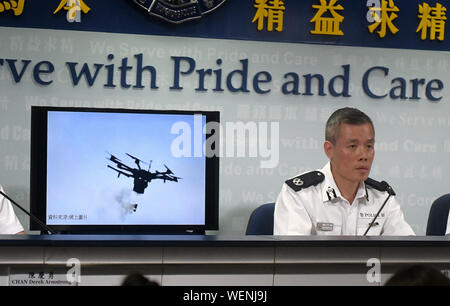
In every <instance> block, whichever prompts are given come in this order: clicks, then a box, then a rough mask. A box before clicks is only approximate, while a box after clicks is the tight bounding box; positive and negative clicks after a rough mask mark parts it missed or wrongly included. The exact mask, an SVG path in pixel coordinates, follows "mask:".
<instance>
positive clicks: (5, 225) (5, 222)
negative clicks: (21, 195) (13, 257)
mask: <svg viewBox="0 0 450 306" xmlns="http://www.w3.org/2000/svg"><path fill="white" fill-rule="evenodd" d="M0 190H1V191H2V192H4V191H3V187H2V186H1V185H0ZM24 233H25V232H24V231H23V227H22V224H20V221H19V219H17V217H16V214H15V213H14V210H13V207H12V205H11V202H10V201H9V200H8V199H6V198H5V197H4V196H2V195H0V234H2V235H5V234H6V235H12V234H24Z"/></svg>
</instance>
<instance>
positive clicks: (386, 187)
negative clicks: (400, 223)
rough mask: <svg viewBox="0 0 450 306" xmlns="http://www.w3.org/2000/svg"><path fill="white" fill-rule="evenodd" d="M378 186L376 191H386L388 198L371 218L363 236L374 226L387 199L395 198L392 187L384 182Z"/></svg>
mask: <svg viewBox="0 0 450 306" xmlns="http://www.w3.org/2000/svg"><path fill="white" fill-rule="evenodd" d="M378 186H380V187H381V188H379V189H378V188H377V189H378V190H383V191H386V192H387V193H388V196H387V198H386V200H384V203H383V205H381V207H380V209H379V210H378V212H377V214H376V215H375V217H374V218H373V220H372V222H370V224H369V226H368V227H367V229H366V231H365V233H364V235H363V236H366V235H367V233H368V232H369V230H370V228H371V227H372V226H373V225H374V223H375V221H376V220H377V218H378V215H379V214H380V212H381V211H382V210H383V208H384V206H385V205H386V203H387V201H388V200H389V198H390V197H391V196H395V191H394V189H392V187H391V186H390V185H389V184H388V183H387V182H386V181H382V182H380V183H379V184H378Z"/></svg>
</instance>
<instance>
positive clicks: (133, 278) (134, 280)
mask: <svg viewBox="0 0 450 306" xmlns="http://www.w3.org/2000/svg"><path fill="white" fill-rule="evenodd" d="M121 286H125V287H130V286H141V287H142V286H145V287H146V286H159V284H158V283H157V282H155V281H153V280H150V279H148V278H147V277H145V276H144V275H142V274H140V273H132V274H130V275H128V276H127V277H125V279H124V280H123V282H122V285H121Z"/></svg>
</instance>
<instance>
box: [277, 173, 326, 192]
mask: <svg viewBox="0 0 450 306" xmlns="http://www.w3.org/2000/svg"><path fill="white" fill-rule="evenodd" d="M324 179H325V175H323V173H322V172H320V171H311V172H308V173H304V174H302V175H299V176H296V177H294V178H292V179H289V180H287V181H286V182H285V183H286V184H287V185H288V186H289V187H291V188H292V189H293V190H294V191H295V192H297V191H300V190H302V189H305V188H308V187H311V186H315V185H317V184H319V183H321V182H322V181H323V180H324Z"/></svg>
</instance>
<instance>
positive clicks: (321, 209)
mask: <svg viewBox="0 0 450 306" xmlns="http://www.w3.org/2000/svg"><path fill="white" fill-rule="evenodd" d="M374 143H375V130H374V127H373V123H372V120H371V119H370V118H369V117H368V116H367V115H366V114H364V113H363V112H361V111H360V110H358V109H354V108H342V109H339V110H337V111H335V112H334V113H333V114H332V115H331V116H330V118H329V119H328V121H327V125H326V131H325V143H324V150H325V154H326V155H327V156H328V158H329V160H330V161H329V162H328V163H327V164H326V165H325V167H323V168H322V169H321V170H319V171H312V172H308V173H304V174H302V175H299V176H297V177H295V178H292V179H290V180H287V181H286V182H285V183H284V184H283V187H282V189H281V192H280V194H279V196H278V199H277V202H276V205H275V215H274V235H363V234H364V233H365V232H366V229H367V228H369V225H370V224H371V221H372V219H373V218H374V217H375V216H376V214H377V212H378V210H379V209H380V207H381V206H382V204H383V202H384V201H385V199H386V198H387V196H388V193H387V192H386V191H385V189H383V185H382V184H380V183H378V182H376V181H374V180H371V179H369V178H368V177H369V172H370V169H371V166H372V162H373V158H374V153H375V152H374ZM367 235H396V236H397V235H398V236H401V235H414V231H413V230H412V229H411V227H410V226H409V225H408V223H407V222H406V221H405V219H404V216H403V212H402V210H401V209H400V205H399V204H398V202H397V201H396V200H395V198H394V197H391V198H390V199H389V201H388V202H387V203H386V205H385V207H384V208H383V210H382V211H381V213H380V214H379V216H378V218H377V220H376V222H374V223H373V225H372V226H371V227H370V230H369V231H368V233H367Z"/></svg>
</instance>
